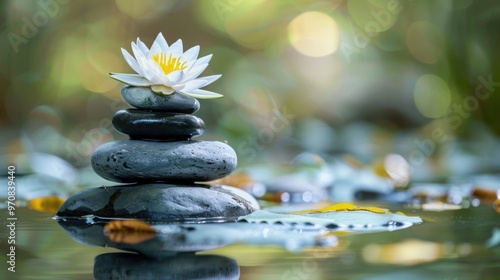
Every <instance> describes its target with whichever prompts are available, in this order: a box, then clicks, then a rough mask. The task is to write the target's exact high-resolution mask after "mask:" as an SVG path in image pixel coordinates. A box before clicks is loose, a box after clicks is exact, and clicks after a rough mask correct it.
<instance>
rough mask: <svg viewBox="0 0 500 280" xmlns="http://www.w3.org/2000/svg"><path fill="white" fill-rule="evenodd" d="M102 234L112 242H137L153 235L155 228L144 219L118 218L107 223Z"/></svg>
mask: <svg viewBox="0 0 500 280" xmlns="http://www.w3.org/2000/svg"><path fill="white" fill-rule="evenodd" d="M104 234H105V235H107V236H108V238H109V240H110V241H112V242H116V243H127V244H138V243H141V242H143V241H146V240H149V239H152V238H153V237H155V235H156V230H155V229H154V228H153V227H152V226H151V225H150V224H148V223H146V222H144V221H140V220H120V221H111V222H109V223H107V224H106V225H105V226H104Z"/></svg>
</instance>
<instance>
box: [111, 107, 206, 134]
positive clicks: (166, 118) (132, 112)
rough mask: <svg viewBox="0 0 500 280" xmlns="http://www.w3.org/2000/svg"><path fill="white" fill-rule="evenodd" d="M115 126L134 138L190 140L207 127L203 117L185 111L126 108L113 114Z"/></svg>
mask: <svg viewBox="0 0 500 280" xmlns="http://www.w3.org/2000/svg"><path fill="white" fill-rule="evenodd" d="M113 126H114V127H115V128H116V130H118V131H120V132H121V133H123V134H127V135H128V136H130V138H132V139H153V140H188V139H191V138H192V137H196V136H200V135H202V134H203V131H204V129H205V123H204V122H203V120H202V119H200V118H198V117H195V116H193V115H188V114H183V113H169V112H160V111H155V112H152V111H145V110H139V109H124V110H120V111H118V112H116V113H115V115H114V116H113Z"/></svg>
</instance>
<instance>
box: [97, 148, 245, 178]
mask: <svg viewBox="0 0 500 280" xmlns="http://www.w3.org/2000/svg"><path fill="white" fill-rule="evenodd" d="M236 161H237V160H236V153H235V152H234V150H233V149H232V148H231V147H230V146H228V145H226V144H224V143H222V142H217V141H177V142H151V141H141V140H120V141H113V142H108V143H106V144H104V145H101V146H99V147H98V148H97V149H96V150H95V152H94V153H93V154H92V158H91V163H92V168H93V169H94V171H95V172H96V173H97V174H98V175H99V176H101V177H103V178H105V179H107V180H110V181H115V182H123V183H135V182H196V181H211V180H216V179H220V178H222V177H225V176H227V175H229V174H230V173H231V172H233V171H234V169H235V168H236Z"/></svg>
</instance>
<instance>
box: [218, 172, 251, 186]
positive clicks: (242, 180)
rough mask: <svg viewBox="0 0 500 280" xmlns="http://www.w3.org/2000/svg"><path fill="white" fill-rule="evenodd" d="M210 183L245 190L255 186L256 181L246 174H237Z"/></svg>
mask: <svg viewBox="0 0 500 280" xmlns="http://www.w3.org/2000/svg"><path fill="white" fill-rule="evenodd" d="M209 183H210V184H212V185H228V186H232V187H236V188H245V187H249V186H251V185H253V184H254V183H255V181H254V180H253V178H252V177H250V175H248V174H246V173H237V174H231V175H229V176H227V177H224V178H222V179H219V180H215V181H211V182H209Z"/></svg>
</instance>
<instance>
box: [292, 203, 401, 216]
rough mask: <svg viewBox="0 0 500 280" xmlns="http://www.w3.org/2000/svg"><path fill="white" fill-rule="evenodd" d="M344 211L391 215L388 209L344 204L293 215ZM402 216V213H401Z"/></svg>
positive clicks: (297, 212) (303, 211)
mask: <svg viewBox="0 0 500 280" xmlns="http://www.w3.org/2000/svg"><path fill="white" fill-rule="evenodd" d="M343 211H369V212H373V213H379V214H390V213H391V212H390V211H389V210H387V209H383V208H378V207H359V206H356V205H354V204H352V203H347V202H342V203H337V204H333V205H330V206H327V207H324V208H320V209H309V210H301V211H296V212H293V213H292V214H302V213H325V212H343ZM399 214H402V213H399Z"/></svg>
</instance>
